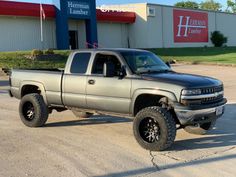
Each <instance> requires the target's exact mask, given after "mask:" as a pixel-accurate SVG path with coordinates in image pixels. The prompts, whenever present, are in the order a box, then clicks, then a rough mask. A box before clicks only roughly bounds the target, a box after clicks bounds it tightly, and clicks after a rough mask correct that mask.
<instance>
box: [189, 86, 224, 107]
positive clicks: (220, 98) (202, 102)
mask: <svg viewBox="0 0 236 177" xmlns="http://www.w3.org/2000/svg"><path fill="white" fill-rule="evenodd" d="M201 91H202V94H201V96H202V98H198V99H197V98H196V99H187V98H186V99H185V102H186V103H187V104H188V105H190V106H196V105H207V104H214V103H218V102H221V101H223V99H224V94H220V95H218V94H216V96H212V97H208V98H204V95H209V94H213V95H214V94H215V93H219V92H223V91H224V87H223V85H220V86H217V87H208V88H202V89H201ZM190 97H191V96H190ZM206 97H207V96H206Z"/></svg>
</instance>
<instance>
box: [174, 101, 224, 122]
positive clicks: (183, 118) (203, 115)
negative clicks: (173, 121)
mask: <svg viewBox="0 0 236 177" xmlns="http://www.w3.org/2000/svg"><path fill="white" fill-rule="evenodd" d="M226 103H227V100H226V99H224V100H223V101H222V102H220V103H217V104H213V105H207V106H202V107H198V108H197V107H194V108H190V107H185V106H181V105H179V104H177V105H176V106H175V109H174V110H175V113H176V116H177V118H178V119H179V122H180V124H181V125H193V124H202V123H207V122H211V121H212V120H215V119H217V118H219V117H221V116H222V115H223V114H224V110H225V104H226Z"/></svg>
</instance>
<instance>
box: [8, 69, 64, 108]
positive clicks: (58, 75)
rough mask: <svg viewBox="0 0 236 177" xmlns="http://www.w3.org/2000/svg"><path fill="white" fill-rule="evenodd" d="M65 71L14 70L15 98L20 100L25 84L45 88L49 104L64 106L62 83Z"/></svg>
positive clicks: (13, 89) (12, 86)
mask: <svg viewBox="0 0 236 177" xmlns="http://www.w3.org/2000/svg"><path fill="white" fill-rule="evenodd" d="M63 72H64V71H63V70H59V69H40V70H38V69H30V70H29V69H27V70H22V69H20V70H18V69H17V70H15V69H14V70H12V72H11V78H12V79H11V91H12V94H13V96H15V97H17V98H20V97H21V95H20V93H19V92H20V90H22V89H21V88H22V86H23V85H24V83H26V82H27V84H29V83H32V85H33V84H35V83H36V84H37V85H39V86H42V87H44V90H45V94H46V98H47V101H48V103H50V104H55V105H62V99H61V89H62V87H61V83H62V77H63Z"/></svg>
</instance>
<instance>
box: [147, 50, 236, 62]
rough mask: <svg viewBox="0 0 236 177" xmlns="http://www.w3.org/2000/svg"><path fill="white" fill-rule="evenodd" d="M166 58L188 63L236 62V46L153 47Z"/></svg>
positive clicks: (155, 51)
mask: <svg viewBox="0 0 236 177" xmlns="http://www.w3.org/2000/svg"><path fill="white" fill-rule="evenodd" d="M150 51H152V52H154V53H156V54H157V55H159V56H160V57H161V58H163V59H164V60H166V61H168V60H177V61H178V62H188V63H193V64H197V63H214V64H236V47H224V48H215V47H208V48H169V49H151V50H150Z"/></svg>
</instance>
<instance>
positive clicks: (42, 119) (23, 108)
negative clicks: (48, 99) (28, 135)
mask: <svg viewBox="0 0 236 177" xmlns="http://www.w3.org/2000/svg"><path fill="white" fill-rule="evenodd" d="M19 112H20V118H21V121H22V122H23V123H24V124H25V125H26V126H28V127H41V126H43V125H44V124H45V123H46V122H47V119H48V109H47V106H46V104H45V103H44V100H43V97H42V96H41V95H39V94H36V93H34V94H28V95H25V96H24V97H23V98H22V99H21V102H20V106H19Z"/></svg>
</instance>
